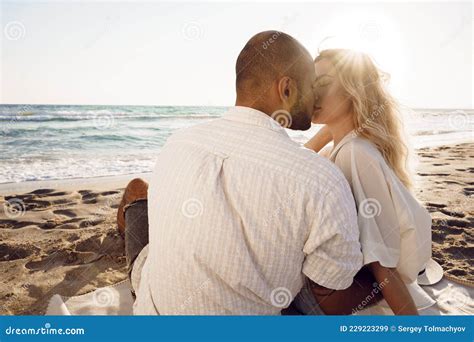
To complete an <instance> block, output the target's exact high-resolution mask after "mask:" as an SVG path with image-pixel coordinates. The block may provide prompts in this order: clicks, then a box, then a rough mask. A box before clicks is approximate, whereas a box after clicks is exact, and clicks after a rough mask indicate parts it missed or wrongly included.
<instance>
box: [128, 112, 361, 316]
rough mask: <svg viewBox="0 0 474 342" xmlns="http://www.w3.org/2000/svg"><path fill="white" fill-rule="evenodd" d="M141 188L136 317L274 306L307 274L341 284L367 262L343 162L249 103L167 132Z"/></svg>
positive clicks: (287, 299)
mask: <svg viewBox="0 0 474 342" xmlns="http://www.w3.org/2000/svg"><path fill="white" fill-rule="evenodd" d="M148 197H149V202H148V213H149V215H148V216H149V236H150V242H149V245H148V246H147V248H146V249H145V250H144V253H141V254H140V256H139V258H138V260H139V261H138V264H139V265H140V269H139V270H136V269H134V273H135V275H136V274H137V273H138V274H139V276H140V277H139V278H140V279H139V280H138V282H137V285H136V286H137V300H136V302H135V305H134V312H135V314H156V313H158V312H159V314H164V315H179V314H185V315H188V314H190V315H193V314H202V315H222V314H232V315H241V314H250V315H261V314H264V315H274V314H279V313H280V311H281V309H282V308H284V307H287V306H288V305H289V304H290V303H291V301H292V299H293V298H294V297H295V296H296V295H297V294H298V293H299V291H300V290H301V289H302V286H303V283H304V277H305V276H306V277H308V278H310V279H311V280H312V281H314V282H315V283H317V284H319V285H321V286H325V287H327V288H330V289H345V288H347V287H348V286H350V285H351V283H352V281H353V277H354V275H355V273H357V271H358V270H359V269H360V267H361V265H362V254H361V251H360V244H359V230H358V227H357V216H356V209H355V204H354V200H353V197H352V194H351V191H350V188H349V186H348V184H347V181H346V180H345V178H344V176H343V174H342V173H341V171H339V170H338V168H337V167H336V166H335V165H333V164H332V163H331V162H330V161H329V160H327V159H325V158H323V157H320V156H318V154H316V153H314V152H313V151H311V150H308V149H306V148H304V147H301V146H300V145H299V144H297V143H296V142H294V141H292V140H291V139H290V138H289V136H288V135H287V133H286V131H285V130H284V129H283V128H282V127H280V126H279V125H278V123H277V122H276V121H274V120H273V119H272V118H271V117H269V116H268V115H266V114H265V113H262V112H260V111H257V110H254V109H251V108H247V107H233V108H231V109H230V110H229V111H228V112H227V113H226V114H225V115H224V116H223V117H222V118H219V119H216V120H213V121H211V122H207V123H204V124H200V125H196V126H194V127H191V128H187V129H184V130H182V131H178V132H177V133H175V134H174V135H173V136H171V137H170V138H169V139H168V141H167V143H166V144H165V146H164V147H163V149H162V151H161V152H160V154H159V156H158V161H157V164H156V167H155V170H154V172H153V175H152V177H151V181H150V187H149V193H148ZM144 254H146V255H145V256H144ZM145 257H146V259H145ZM142 266H143V267H142Z"/></svg>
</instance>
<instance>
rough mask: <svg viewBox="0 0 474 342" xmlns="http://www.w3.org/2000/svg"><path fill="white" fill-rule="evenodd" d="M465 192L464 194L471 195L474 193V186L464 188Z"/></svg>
mask: <svg viewBox="0 0 474 342" xmlns="http://www.w3.org/2000/svg"><path fill="white" fill-rule="evenodd" d="M463 193H464V195H466V196H468V197H470V196H472V195H474V188H464V189H463Z"/></svg>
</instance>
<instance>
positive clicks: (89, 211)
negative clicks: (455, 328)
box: [0, 143, 474, 315]
mask: <svg viewBox="0 0 474 342" xmlns="http://www.w3.org/2000/svg"><path fill="white" fill-rule="evenodd" d="M418 153H419V156H420V157H421V159H420V164H419V165H418V167H417V177H416V180H417V187H416V194H417V197H418V198H419V199H420V201H422V202H423V203H425V205H426V207H427V208H428V210H429V211H430V212H431V214H432V217H433V257H434V259H436V260H437V261H438V262H439V263H440V264H441V265H442V266H443V268H444V269H445V270H446V273H447V274H449V275H451V276H455V277H457V278H459V279H464V280H471V281H474V272H473V260H474V259H473V254H474V245H473V240H474V239H473V232H472V226H473V212H474V203H473V202H474V201H473V198H472V195H473V193H474V180H473V173H474V167H472V166H473V161H474V160H473V158H474V144H472V143H469V144H467V143H466V144H458V145H453V146H443V147H436V148H424V149H421V150H418ZM142 176H143V175H142ZM133 177H134V176H124V177H116V178H113V179H110V178H107V179H101V178H96V179H88V180H69V181H59V182H37V183H30V184H22V185H20V186H18V185H17V186H13V187H12V186H3V187H0V193H1V194H2V195H3V196H1V197H0V202H1V203H0V274H2V281H1V282H0V314H3V315H5V314H7V315H11V314H15V315H29V314H40V315H41V314H44V312H45V310H46V307H47V303H48V300H49V299H50V297H51V296H52V295H53V294H56V293H58V294H61V295H64V296H73V295H79V294H83V293H86V292H89V291H91V290H93V289H95V288H97V287H102V286H105V285H109V284H113V283H116V282H118V281H120V280H123V279H125V278H126V267H125V257H124V254H123V253H124V242H123V240H122V238H121V237H120V235H119V234H118V232H117V229H116V225H115V214H116V210H117V206H118V203H119V201H120V198H121V194H122V191H123V188H124V187H125V185H126V183H127V182H128V181H129V180H130V179H132V178H133ZM145 178H147V177H146V176H145ZM5 201H9V203H11V204H10V205H9V206H8V205H6V202H5ZM7 214H8V215H7Z"/></svg>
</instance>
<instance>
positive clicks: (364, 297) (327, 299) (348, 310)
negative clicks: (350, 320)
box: [310, 268, 383, 315]
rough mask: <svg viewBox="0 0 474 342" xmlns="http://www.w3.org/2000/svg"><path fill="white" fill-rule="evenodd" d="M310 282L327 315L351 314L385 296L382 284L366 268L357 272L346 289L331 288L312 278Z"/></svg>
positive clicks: (320, 305)
mask: <svg viewBox="0 0 474 342" xmlns="http://www.w3.org/2000/svg"><path fill="white" fill-rule="evenodd" d="M310 284H311V291H312V293H313V295H314V298H315V299H316V302H317V303H318V305H319V307H320V308H321V310H323V312H324V313H325V314H326V315H350V314H352V313H354V312H355V311H359V310H362V309H364V308H366V307H368V306H371V305H374V304H375V303H377V302H379V301H380V300H381V299H382V298H383V296H382V291H381V288H380V287H381V286H379V284H378V283H377V281H376V280H375V278H374V276H373V275H372V273H371V272H370V271H369V270H368V269H366V268H362V269H361V270H360V271H359V272H358V273H357V274H356V276H355V277H354V281H353V282H352V285H351V286H349V287H348V288H347V289H345V290H331V289H328V288H326V287H323V286H320V285H318V284H316V283H314V282H313V281H311V280H310ZM374 285H375V286H374Z"/></svg>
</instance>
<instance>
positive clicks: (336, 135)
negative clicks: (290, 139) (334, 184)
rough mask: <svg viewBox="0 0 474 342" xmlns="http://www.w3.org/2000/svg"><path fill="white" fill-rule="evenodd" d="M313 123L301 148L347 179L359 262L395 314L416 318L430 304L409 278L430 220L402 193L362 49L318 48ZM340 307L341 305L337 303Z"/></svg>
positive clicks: (376, 80)
mask: <svg viewBox="0 0 474 342" xmlns="http://www.w3.org/2000/svg"><path fill="white" fill-rule="evenodd" d="M315 70H316V74H317V81H316V82H317V83H316V87H317V88H316V89H318V91H317V93H318V94H317V97H318V98H317V100H316V104H317V107H316V111H315V113H314V116H313V123H317V124H324V125H325V126H324V127H323V129H321V130H320V131H319V132H318V133H317V134H316V135H315V136H314V137H313V138H312V139H311V140H310V141H308V143H307V144H306V145H305V146H306V147H308V148H310V149H313V150H315V151H316V152H320V150H321V149H322V148H323V147H324V146H325V145H326V144H327V143H328V142H330V141H331V140H333V141H334V145H333V146H334V148H333V149H332V150H330V149H328V148H326V149H324V150H323V151H321V154H322V155H324V156H326V157H328V158H329V159H330V160H332V161H333V162H334V163H336V165H337V166H339V168H340V169H341V170H342V172H343V173H344V175H345V177H346V178H347V180H348V182H349V184H350V185H351V189H352V191H353V194H354V198H355V201H356V204H357V208H358V221H359V222H358V223H359V229H360V240H361V246H362V253H363V255H364V265H365V267H366V268H368V269H369V270H370V271H371V272H372V273H373V275H374V277H375V279H376V280H377V283H378V288H379V290H381V292H382V294H383V296H384V299H385V301H382V302H381V303H380V305H382V306H387V304H388V306H389V307H390V308H391V310H392V311H393V312H394V313H395V314H399V315H417V314H418V309H423V308H426V307H429V306H431V305H433V304H434V303H435V302H434V301H433V300H432V299H431V298H430V297H429V296H428V295H427V294H426V293H425V292H424V291H423V289H422V288H421V287H419V286H418V285H417V283H416V280H417V276H418V274H419V272H421V271H423V269H424V267H425V265H426V263H427V262H428V261H429V260H430V258H431V217H430V215H429V213H428V212H427V211H426V210H425V209H424V208H423V207H422V206H420V204H419V203H418V202H417V201H416V199H415V198H414V197H413V195H412V194H411V193H410V190H409V189H410V188H411V185H412V183H411V179H410V174H409V172H408V171H407V157H408V149H407V145H406V143H405V141H404V139H403V136H402V124H401V121H400V117H399V111H398V109H397V105H396V103H395V101H394V100H393V99H392V97H391V96H390V94H389V93H388V92H387V91H386V89H385V88H384V84H383V83H384V82H383V81H384V75H383V74H381V72H380V71H379V70H378V69H377V68H376V66H375V65H374V63H373V62H372V60H371V59H370V58H369V56H367V55H366V54H362V53H358V52H354V51H351V50H343V49H333V50H325V51H322V52H321V53H320V55H319V56H318V57H317V58H316V60H315ZM341 305H343V303H341Z"/></svg>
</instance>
